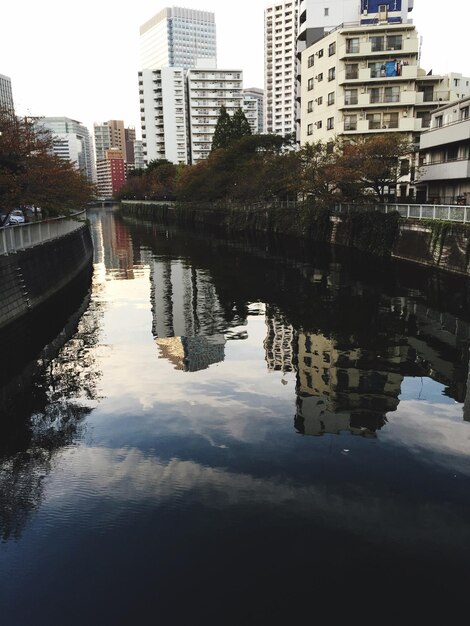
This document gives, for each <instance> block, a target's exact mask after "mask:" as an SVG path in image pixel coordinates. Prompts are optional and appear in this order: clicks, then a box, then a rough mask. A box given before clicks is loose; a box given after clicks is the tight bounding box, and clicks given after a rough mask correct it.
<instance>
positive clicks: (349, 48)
mask: <svg viewBox="0 0 470 626" xmlns="http://www.w3.org/2000/svg"><path fill="white" fill-rule="evenodd" d="M346 52H347V53H348V54H354V53H357V52H359V37H349V38H348V39H346Z"/></svg>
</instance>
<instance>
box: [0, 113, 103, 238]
mask: <svg viewBox="0 0 470 626" xmlns="http://www.w3.org/2000/svg"><path fill="white" fill-rule="evenodd" d="M53 142H54V139H53V137H52V135H51V134H50V132H48V131H46V130H45V129H41V128H40V127H39V126H38V125H36V124H35V123H34V122H33V121H32V120H29V119H27V118H18V117H16V116H15V115H13V114H12V113H11V112H10V111H8V110H3V109H0V214H1V215H3V217H0V226H2V225H3V224H4V223H6V221H7V220H8V216H9V214H10V212H11V211H12V210H13V209H15V208H21V207H24V206H27V205H33V206H39V207H41V210H42V215H43V217H44V216H54V215H62V214H64V213H67V212H68V211H70V210H73V209H78V208H80V207H82V206H83V205H85V204H86V203H87V202H89V201H90V200H91V199H92V198H93V197H94V196H95V189H94V187H93V186H92V185H91V184H90V183H89V182H88V181H87V180H86V178H85V177H84V176H83V175H82V174H81V173H80V172H79V171H78V170H77V169H75V166H74V164H72V163H71V162H70V161H66V160H63V159H60V158H59V157H58V156H56V155H54V154H53Z"/></svg>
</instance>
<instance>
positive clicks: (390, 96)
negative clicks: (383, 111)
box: [384, 87, 400, 102]
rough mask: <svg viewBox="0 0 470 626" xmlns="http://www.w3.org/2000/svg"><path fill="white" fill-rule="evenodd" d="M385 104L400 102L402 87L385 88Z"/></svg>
mask: <svg viewBox="0 0 470 626" xmlns="http://www.w3.org/2000/svg"><path fill="white" fill-rule="evenodd" d="M384 102H400V87H385V88H384Z"/></svg>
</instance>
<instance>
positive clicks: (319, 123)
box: [316, 120, 323, 128]
mask: <svg viewBox="0 0 470 626" xmlns="http://www.w3.org/2000/svg"><path fill="white" fill-rule="evenodd" d="M316 125H317V128H321V127H322V125H323V124H322V121H321V120H318V122H316Z"/></svg>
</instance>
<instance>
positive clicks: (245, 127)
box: [231, 107, 251, 141]
mask: <svg viewBox="0 0 470 626" xmlns="http://www.w3.org/2000/svg"><path fill="white" fill-rule="evenodd" d="M231 122H232V133H231V134H232V141H236V140H237V139H241V138H242V137H245V135H251V128H250V124H249V122H248V120H247V119H246V115H245V113H244V112H243V111H242V109H241V108H240V107H239V108H238V109H237V110H236V111H235V113H234V114H233V117H232V119H231Z"/></svg>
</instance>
